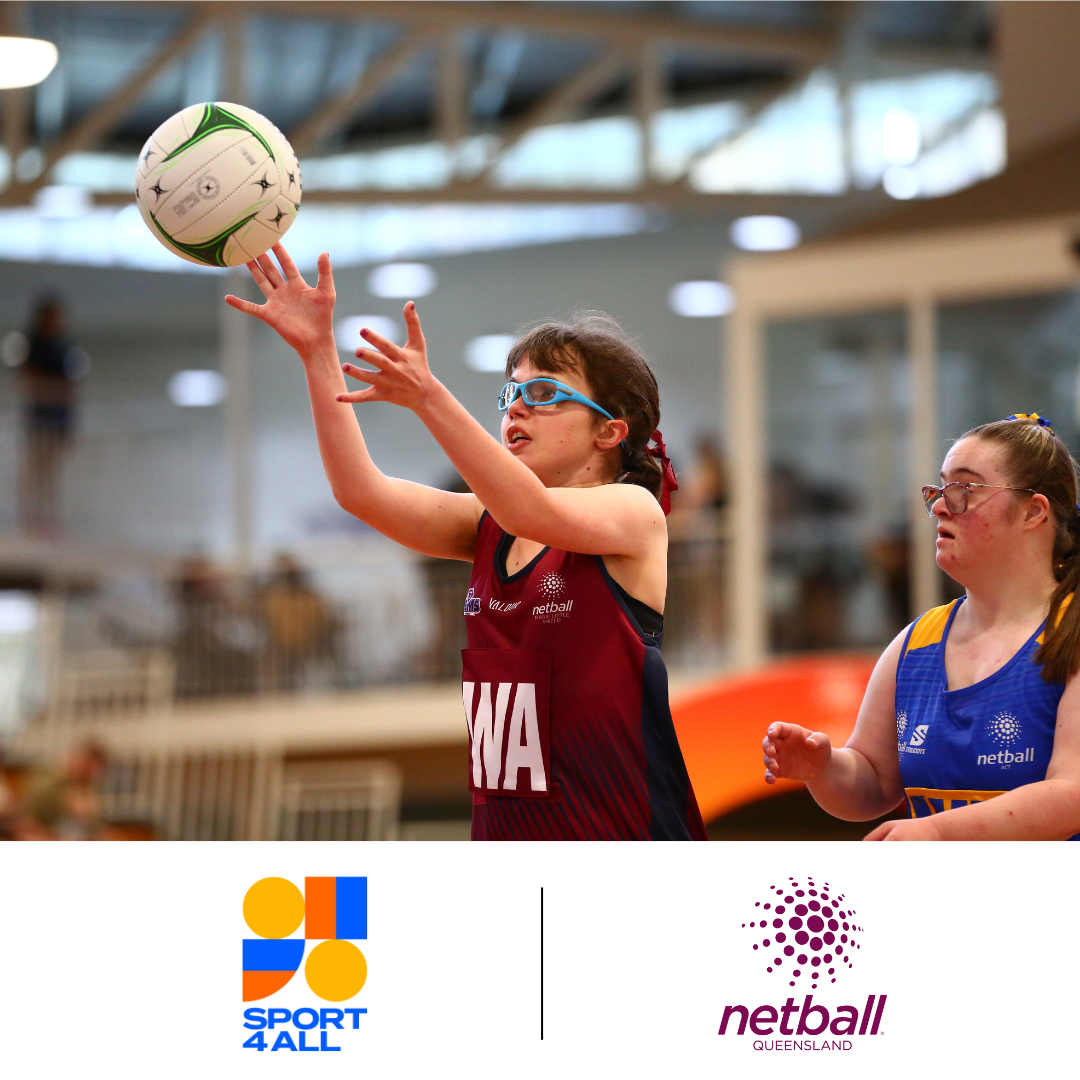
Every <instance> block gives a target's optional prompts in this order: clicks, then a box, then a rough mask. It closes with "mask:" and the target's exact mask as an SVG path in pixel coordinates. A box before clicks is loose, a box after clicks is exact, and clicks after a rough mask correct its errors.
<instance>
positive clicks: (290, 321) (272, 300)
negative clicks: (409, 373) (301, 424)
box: [225, 244, 483, 561]
mask: <svg viewBox="0 0 1080 1080" xmlns="http://www.w3.org/2000/svg"><path fill="white" fill-rule="evenodd" d="M273 251H274V254H275V255H276V256H277V258H278V262H279V263H280V264H281V270H280V271H279V270H278V268H277V267H276V266H275V265H274V262H273V260H272V259H271V258H270V257H269V255H263V256H262V257H261V258H259V259H257V260H255V261H254V262H250V263H248V268H249V269H250V270H251V276H252V277H253V278H254V279H255V282H256V284H258V286H259V288H260V289H261V290H262V293H263V295H264V296H265V297H266V303H265V304H261V305H259V304H253V303H250V302H249V301H247V300H240V299H238V298H237V297H235V296H227V297H226V298H225V301H226V303H228V304H230V305H232V306H233V307H234V308H237V309H238V310H240V311H243V312H245V313H247V314H248V315H253V316H255V318H257V319H261V320H262V321H263V322H265V323H266V324H267V325H268V326H271V327H273V328H274V329H275V330H276V331H277V332H278V334H280V335H281V337H282V339H283V340H284V341H285V342H286V343H288V344H289V345H291V346H292V347H293V348H294V349H295V350H296V352H297V353H298V354H299V356H300V359H301V360H302V361H303V364H304V371H305V374H306V376H307V385H308V394H309V395H310V397H311V412H312V416H313V418H314V421H315V432H316V435H317V437H318V441H319V453H320V454H321V456H322V462H323V468H324V469H325V470H326V477H327V479H328V480H329V481H330V488H331V490H332V491H333V493H334V498H335V499H337V501H338V503H339V504H340V505H341V506H342V507H343V508H344V509H345V510H347V511H348V512H349V513H350V514H353V515H355V516H356V517H358V518H360V520H361V521H364V522H366V523H367V524H368V525H370V526H371V527H372V528H374V529H378V531H379V532H381V533H383V534H384V535H386V536H388V537H390V538H391V539H392V540H396V541H397V542H398V543H399V544H404V545H405V546H406V547H410V548H412V549H413V550H414V551H421V552H424V553H425V554H428V555H437V556H441V557H443V558H448V559H463V560H467V561H468V560H471V559H472V557H473V554H474V552H475V548H476V529H477V525H478V523H479V520H480V515H481V513H482V512H483V510H482V507H481V506H480V503H479V501H478V500H477V499H476V497H475V496H473V495H464V494H457V493H453V492H448V491H439V490H437V489H435V488H430V487H425V486H424V485H423V484H414V483H411V482H410V481H408V480H399V479H395V478H393V477H389V476H386V475H385V474H384V473H383V472H381V471H380V470H379V469H378V468H377V467H376V465H375V463H374V462H373V461H372V460H371V455H370V454H369V453H368V449H367V445H366V443H365V442H364V436H363V434H362V432H361V430H360V425H359V423H358V422H357V419H356V413H355V412H354V410H353V407H352V405H350V404H348V403H347V402H345V401H342V400H340V397H341V395H343V394H344V392H345V389H346V387H345V379H344V377H343V375H342V372H341V367H340V365H339V362H338V354H337V346H336V344H335V342H334V324H333V315H334V301H335V292H334V278H333V274H332V272H331V268H330V258H329V256H327V255H320V256H319V283H318V286H317V287H316V288H314V289H312V288H310V287H309V286H308V285H307V284H306V282H305V281H304V279H303V278H302V277H301V275H300V272H299V271H298V270H297V269H296V266H295V265H294V264H293V261H292V259H291V258H290V257H289V255H288V252H286V251H285V249H284V248H283V247H282V246H281V245H280V244H277V245H275V247H274V249H273Z"/></svg>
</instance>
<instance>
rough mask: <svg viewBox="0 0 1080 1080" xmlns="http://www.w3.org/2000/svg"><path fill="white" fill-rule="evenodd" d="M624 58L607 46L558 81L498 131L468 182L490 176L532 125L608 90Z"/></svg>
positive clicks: (564, 115)
mask: <svg viewBox="0 0 1080 1080" xmlns="http://www.w3.org/2000/svg"><path fill="white" fill-rule="evenodd" d="M627 59H628V58H627V57H626V55H625V54H624V53H623V52H622V51H621V50H620V49H617V48H613V49H609V50H608V51H607V52H604V53H601V54H600V55H599V56H597V57H594V58H593V59H592V60H590V61H588V63H586V64H585V65H584V66H583V67H581V68H580V69H579V70H578V71H576V72H575V73H574V74H573V75H571V76H570V77H569V78H568V79H566V80H565V81H564V82H561V83H559V85H558V86H556V87H555V88H554V89H553V90H551V91H550V92H549V93H548V94H547V95H546V96H545V97H543V98H541V99H540V100H539V101H538V102H537V103H536V104H535V105H533V106H532V108H531V109H529V110H528V112H526V113H525V115H524V116H521V117H520V118H519V119H517V120H516V121H514V122H513V123H512V124H510V125H509V127H507V128H506V129H505V130H504V131H503V132H501V133H500V135H499V141H498V143H497V144H496V146H495V147H494V149H493V150H492V151H491V152H490V154H489V155H488V160H487V164H486V165H485V166H484V169H483V172H481V173H480V175H479V176H478V177H476V178H475V179H474V180H472V181H470V182H471V183H473V184H479V183H481V182H482V181H483V180H485V179H486V178H487V177H489V176H490V175H491V173H492V172H493V170H494V169H495V167H496V166H497V165H498V163H499V162H500V161H501V160H502V159H503V158H504V157H505V156H506V154H507V153H509V151H510V150H511V149H512V148H513V147H514V146H515V145H517V143H519V142H520V141H521V140H522V139H523V138H524V137H525V136H526V135H527V134H528V133H529V132H530V131H532V130H533V129H534V128H538V127H541V126H543V125H545V124H557V123H559V122H560V121H562V120H567V119H569V118H570V117H572V116H573V115H574V114H575V113H576V112H577V110H578V109H580V108H581V106H582V105H584V104H586V103H587V102H589V101H591V100H593V99H594V98H595V97H597V96H598V95H599V94H601V93H603V92H604V91H605V90H607V89H608V88H609V87H610V86H611V84H612V83H613V82H614V81H615V80H616V79H617V78H618V77H619V76H620V75H621V74H622V73H623V70H624V69H625V67H626V64H627Z"/></svg>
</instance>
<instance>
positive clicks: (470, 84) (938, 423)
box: [0, 0, 1080, 840]
mask: <svg viewBox="0 0 1080 1080" xmlns="http://www.w3.org/2000/svg"><path fill="white" fill-rule="evenodd" d="M1078 8H1080V5H1077V4H1075V3H1042V2H1038V0H1032V2H1017V3H1010V2H1003V3H984V2H981V0H960V2H951V0H926V2H922V3H910V2H904V0H882V2H877V3H838V2H830V0H792V2H786V0H785V2H770V3H762V2H749V3H744V2H711V0H689V2H683V0H673V2H667V3H650V2H646V0H625V2H624V0H612V2H607V3H591V2H576V3H554V2H522V3H516V4H512V5H506V4H497V5H493V4H488V5H476V4H470V3H457V2H454V0H450V2H445V3H437V4H429V3H423V2H420V3H401V4H394V3H390V4H386V3H382V4H378V5H367V4H364V3H348V4H346V3H341V4H335V3H329V4H320V5H318V6H317V10H311V9H306V6H305V5H304V4H299V3H290V2H288V0H284V2H281V3H278V4H275V5H273V6H272V8H271V7H268V6H266V5H256V4H247V3H244V2H236V3H227V4H222V3H201V4H191V3H183V2H176V3H173V2H166V3H159V4H154V5H130V4H123V3H110V2H108V0H106V2H102V3H83V2H77V0H72V2H68V0H65V2H59V3H39V2H32V0H28V2H3V3H0V60H2V61H3V62H2V63H0V106H2V108H0V142H2V147H0V360H2V364H0V837H6V838H10V839H46V838H51V839H90V838H98V839H123V838H131V839H149V838H158V839H223V840H224V839H287V838H307V839H319V838H327V839H329V838H354V839H399V838H400V839H459V838H464V837H467V835H468V816H469V798H468V792H467V790H466V765H467V762H466V755H467V743H466V732H465V726H464V724H463V722H462V717H461V703H460V687H459V686H458V685H457V684H456V683H455V680H456V679H457V678H458V676H459V672H460V656H459V650H460V648H461V647H462V646H463V644H464V626H463V620H462V614H461V612H462V603H463V598H464V595H465V592H466V590H467V587H468V580H469V574H470V568H469V567H468V566H467V565H465V564H459V563H452V562H444V561H438V560H431V559H425V558H420V557H417V556H414V555H412V554H411V553H409V552H406V551H404V550H403V549H401V548H399V547H397V546H396V545H394V544H393V543H391V542H389V541H386V540H384V539H383V538H382V537H380V536H378V535H377V534H375V533H373V532H372V531H371V530H369V529H367V528H366V527H365V526H363V525H362V524H361V523H359V522H357V521H355V520H354V519H352V518H350V517H349V516H348V515H347V514H345V513H344V512H343V511H342V510H340V508H338V507H337V505H336V504H335V503H334V501H333V498H332V496H331V493H330V491H329V488H328V486H327V484H326V481H325V479H324V477H323V474H322V469H321V465H320V462H319V458H318V453H317V448H316V446H315V442H314V437H313V432H312V430H311V422H310V415H309V411H308V404H307V399H306V394H305V390H304V384H303V379H302V374H301V372H300V371H299V369H298V365H297V363H296V361H295V358H294V357H293V356H292V355H291V354H290V353H289V351H288V349H287V348H286V347H284V346H283V345H282V344H281V343H280V342H279V341H278V340H277V339H275V338H274V337H273V336H272V335H270V334H269V333H267V332H266V331H265V328H263V327H261V326H260V325H257V324H254V323H251V324H249V322H245V321H244V320H243V317H239V316H236V315H235V314H234V313H232V312H230V311H229V310H228V309H226V308H225V306H224V305H223V303H222V300H221V298H222V296H223V295H224V294H225V293H226V292H233V293H238V294H243V293H244V291H245V290H247V291H248V293H249V294H250V285H249V283H247V282H245V280H244V278H243V276H242V275H239V274H237V273H236V272H231V271H230V272H227V271H220V272H219V271H212V270H205V269H200V268H198V267H194V266H192V265H190V264H184V263H181V261H180V260H178V259H176V258H175V257H173V256H172V255H170V254H169V253H168V252H167V251H166V250H165V249H164V248H163V247H162V246H161V245H160V244H158V243H157V242H156V241H155V240H154V238H153V237H152V236H151V235H150V234H149V232H148V231H147V230H146V229H145V226H144V225H143V224H142V221H141V219H140V217H139V215H138V211H137V209H136V207H135V206H134V204H133V199H132V190H131V189H132V183H133V176H134V169H135V155H136V154H137V153H138V149H139V147H140V146H141V145H142V143H143V142H144V140H145V139H146V137H147V135H148V134H149V133H150V132H151V131H152V130H153V129H154V128H155V127H156V126H157V125H158V124H160V123H161V122H162V121H163V120H164V119H166V118H167V117H168V116H170V115H171V114H172V113H174V112H176V111H177V110H179V109H180V108H182V107H184V106H186V105H189V104H192V103H194V102H198V101H204V100H213V99H218V100H232V101H239V102H242V103H244V104H247V105H250V106H251V107H253V108H255V109H257V110H259V111H260V112H262V113H263V114H265V115H266V116H268V117H269V118H270V119H271V120H273V121H274V122H275V123H276V124H277V125H278V126H279V127H281V129H282V130H283V131H284V132H285V133H286V134H287V135H288V136H289V138H290V140H291V141H292V143H293V145H294V147H295V148H296V150H297V152H298V154H299V156H300V160H301V164H302V168H303V175H304V200H303V203H302V206H301V210H300V214H299V217H298V218H297V221H296V224H295V225H294V226H293V228H292V230H291V231H290V233H289V237H288V241H287V243H288V246H289V247H290V250H292V252H293V254H294V255H295V257H296V259H297V262H298V263H299V265H300V266H301V268H302V269H304V270H306V271H310V270H311V269H312V268H313V266H314V260H315V258H316V256H317V255H318V253H319V252H320V251H322V250H329V251H330V253H331V255H332V257H333V259H334V265H335V276H336V283H337V290H338V298H339V299H338V310H337V313H336V320H337V322H336V327H335V330H336V334H337V338H338V342H339V345H340V347H341V350H342V356H343V357H344V356H347V355H348V354H349V353H350V352H351V350H352V349H353V348H354V347H355V346H356V344H357V343H358V341H359V337H358V330H359V327H360V326H362V325H368V326H373V327H374V328H376V329H377V330H379V331H380V332H381V333H384V334H386V335H387V336H389V337H391V338H395V337H400V335H401V334H402V331H403V325H402V321H401V316H400V310H401V305H402V303H403V302H404V301H405V300H406V299H415V300H416V301H417V303H418V306H419V308H420V310H421V313H422V315H423V317H424V324H425V331H426V333H427V336H428V340H429V342H430V343H431V351H432V362H433V365H434V367H435V369H436V371H437V374H438V375H439V377H440V378H441V379H442V380H443V381H444V382H445V383H446V384H447V385H448V386H449V387H450V389H451V390H452V391H453V393H454V394H455V395H456V396H458V398H459V399H460V400H462V401H463V402H464V403H465V404H466V406H467V407H468V408H469V409H470V410H471V411H472V412H473V413H474V415H476V416H477V417H478V418H479V419H480V420H481V422H483V423H485V424H486V425H488V427H489V428H490V429H491V430H492V431H494V430H496V428H497V424H498V413H497V410H496V408H495V397H496V394H497V392H498V388H499V386H500V384H501V381H502V379H501V371H502V367H503V363H504V360H505V356H506V353H507V350H508V348H509V345H510V344H511V343H512V341H513V340H514V335H515V333H516V332H517V331H518V330H519V329H520V328H522V327H523V326H525V325H528V324H529V323H530V322H532V321H535V320H539V319H543V318H550V317H553V316H554V317H558V316H560V315H564V314H568V313H570V312H572V311H574V310H576V309H581V308H589V309H602V310H605V311H607V312H609V313H610V314H611V315H613V316H614V317H615V318H616V319H618V320H619V321H620V322H621V323H622V324H623V325H624V326H625V327H626V329H627V330H628V331H629V332H630V333H632V334H634V335H635V336H637V337H638V339H639V340H640V342H641V345H642V347H643V349H644V351H645V353H646V354H647V355H648V356H649V357H650V359H651V360H652V362H653V364H654V367H655V370H656V373H657V376H658V379H659V382H660V386H661V394H662V408H663V419H662V425H661V426H662V430H663V432H664V436H665V439H666V441H667V443H668V445H669V447H670V449H671V453H672V457H673V459H674V463H675V466H676V469H677V471H678V474H679V481H680V488H679V491H678V492H677V493H676V495H675V498H674V501H673V511H672V514H671V517H670V533H671V547H670V556H669V572H670V585H669V596H668V607H667V611H666V612H665V615H666V623H667V628H668V629H667V633H666V638H665V645H664V652H665V657H666V659H667V663H668V666H669V669H670V670H671V674H672V688H673V699H674V702H675V708H674V712H675V718H676V724H677V726H679V725H684V726H681V727H680V736H681V738H682V739H683V741H684V747H686V748H687V758H688V764H689V766H690V770H691V775H692V777H693V779H694V783H695V786H696V788H697V789H698V792H699V797H700V798H701V799H702V803H703V809H705V811H706V817H707V818H710V819H711V821H712V824H711V826H710V828H711V832H712V835H714V836H716V837H743V836H745V837H757V836H761V837H767V836H772V837H776V838H782V837H784V836H796V835H797V836H805V837H812V836H826V835H838V834H837V833H835V831H834V832H829V829H830V828H835V827H834V826H831V825H827V824H826V823H824V822H823V819H822V818H821V817H820V816H815V811H814V808H813V807H812V806H811V805H809V804H808V802H807V800H806V799H805V798H804V797H802V796H801V795H800V794H799V793H798V792H797V791H794V790H792V789H790V788H786V789H782V790H780V791H779V792H776V791H772V790H770V789H766V788H764V785H759V783H758V780H759V774H760V762H759V761H757V760H756V759H755V755H754V753H753V752H752V750H753V746H754V745H756V744H757V743H758V742H759V740H760V735H759V734H758V735H756V736H755V735H754V732H756V731H757V730H758V729H759V728H760V727H762V726H763V724H764V723H765V722H766V721H767V720H768V719H772V718H789V717H790V718H793V719H798V718H799V717H800V716H806V715H808V713H807V712H806V710H807V709H808V708H812V709H819V711H820V715H821V716H822V717H823V718H824V719H822V720H821V723H822V724H825V723H828V722H835V724H836V725H837V727H836V728H835V732H836V734H837V736H838V737H842V736H843V729H844V725H848V727H850V723H851V722H852V720H853V717H854V711H855V709H856V708H857V704H858V691H859V686H858V680H859V679H860V678H864V675H859V674H855V675H853V674H852V672H862V671H863V668H862V667H859V666H858V665H859V664H863V663H864V658H865V657H866V656H868V655H871V654H872V653H873V652H874V650H876V649H878V648H880V647H881V646H882V645H883V644H884V643H885V642H887V641H888V640H889V639H890V638H891V637H892V636H893V635H894V634H895V633H896V632H898V630H899V629H900V628H902V627H903V626H904V625H905V623H906V622H907V621H908V620H909V619H910V618H911V617H912V615H913V613H915V612H917V611H920V610H923V609H924V608H925V607H928V606H930V605H931V604H933V603H937V602H940V601H941V600H942V599H943V598H945V597H947V596H949V595H951V591H950V590H951V588H952V586H951V584H950V583H949V582H948V581H947V580H945V579H944V578H943V577H942V576H941V575H940V574H939V573H938V571H937V570H936V568H935V567H934V565H933V561H932V551H930V550H929V549H928V546H927V544H928V539H927V538H928V537H929V533H928V532H927V530H926V527H925V513H924V512H923V510H922V509H921V504H920V503H919V500H918V497H917V489H918V487H919V485H921V484H923V483H931V482H933V481H934V478H935V477H936V475H937V471H938V468H939V461H940V458H941V456H942V454H943V452H944V449H945V447H946V446H947V440H948V439H949V438H950V437H955V436H956V435H958V434H960V433H961V432H962V431H963V430H964V429H965V428H967V427H968V426H971V425H973V424H975V423H979V422H982V421H985V420H989V419H995V418H1000V417H1003V416H1005V415H1008V414H1009V413H1012V412H1016V411H1038V412H1040V413H1042V414H1044V415H1049V416H1050V417H1051V418H1052V420H1053V421H1054V424H1055V428H1056V429H1057V430H1058V432H1059V433H1061V434H1062V435H1063V436H1064V437H1065V438H1066V439H1067V440H1068V441H1069V442H1070V444H1071V445H1074V446H1075V445H1077V436H1076V432H1077V428H1078V420H1077V416H1078V412H1080V406H1078V400H1080V392H1078V386H1080V293H1078V290H1077V285H1078V282H1080V259H1078V255H1077V250H1078V244H1080V68H1078V67H1077V65H1076V64H1075V60H1074V58H1075V56H1076V54H1077V51H1078V50H1080V10H1078ZM20 38H35V39H41V40H45V41H49V42H52V43H53V45H55V47H56V51H55V54H54V55H53V58H52V60H51V61H50V62H49V63H47V64H46V65H45V66H44V67H42V68H40V69H39V70H36V71H34V70H31V68H32V64H31V59H32V57H30V54H29V52H28V51H27V50H26V49H25V48H22V49H20V48H18V47H15V48H14V51H10V50H11V47H10V46H9V45H5V42H11V41H12V40H16V42H17V40H18V39H20ZM5 48H7V49H9V51H8V52H4V51H3V50H4V49H5ZM50 64H51V66H50ZM362 421H363V423H364V429H365V434H366V436H367V439H368V442H369V444H370V446H371V448H372V451H373V454H374V456H375V458H376V461H377V463H378V464H379V465H380V466H381V467H382V468H384V469H385V470H386V471H387V472H389V473H392V474H394V475H398V476H403V477H407V478H409V479H413V480H417V481H421V482H424V483H429V484H433V485H436V486H440V487H444V488H448V489H454V488H460V483H461V482H460V478H458V477H457V476H456V475H448V472H447V470H448V465H447V463H446V461H445V459H444V458H443V457H442V456H441V455H440V453H439V452H438V449H437V447H436V446H435V444H434V443H433V442H432V441H431V440H430V438H429V437H428V436H427V434H426V433H425V432H424V431H423V429H422V428H421V427H420V425H419V424H418V423H417V422H416V421H415V418H414V417H412V416H411V415H408V414H405V413H404V412H403V411H402V410H394V409H393V408H392V407H389V406H385V405H382V404H376V405H372V406H365V408H364V410H363V412H362ZM920 515H921V516H922V520H921V521H920ZM807 658H810V659H809V660H807ZM837 658H840V660H838V659H837ZM844 658H847V659H846V660H845V659H844ZM848 660H850V661H851V663H850V664H848V666H847V667H844V666H843V663H840V661H843V662H844V663H847V661H848ZM819 661H820V663H819V666H818V667H813V663H818V662H819ZM790 663H800V664H804V665H805V664H806V663H810V664H811V666H810V667H806V666H804V667H800V668H799V669H798V670H799V671H800V672H803V673H810V674H807V675H806V678H807V679H809V680H810V681H809V682H807V683H806V684H805V685H806V686H807V687H809V688H810V689H809V690H806V691H805V692H804V691H800V694H801V697H800V696H798V695H796V697H793V698H790V700H789V699H782V698H775V702H779V704H775V702H774V706H770V708H773V707H774V708H775V709H779V710H780V711H779V712H774V713H770V714H769V715H768V716H766V715H765V714H764V713H763V712H762V708H761V707H760V702H761V701H762V700H763V698H762V697H761V696H760V692H759V691H760V686H759V684H758V683H754V684H753V685H754V686H755V687H758V689H757V690H755V691H754V693H757V694H758V696H757V697H756V698H755V697H754V696H752V695H749V696H748V693H749V692H747V693H744V694H743V696H742V697H740V696H739V694H740V691H739V689H738V688H739V687H740V686H743V685H747V686H748V685H750V684H749V683H746V684H744V683H741V682H739V680H740V679H742V678H743V677H744V676H746V674H747V673H748V672H757V673H759V674H760V673H762V672H765V673H768V672H772V671H776V672H783V671H790V670H792V669H790V668H785V667H784V664H790ZM838 664H839V665H840V666H837V665H838ZM851 664H854V665H855V666H854V667H852V666H851ZM757 677H758V676H757V675H755V678H757ZM762 677H766V676H765V675H763V676H762ZM778 677H779V676H778ZM802 677H803V676H801V675H800V678H802ZM852 680H854V681H852ZM799 685H800V686H802V685H803V684H802V683H800V684H799ZM807 694H809V695H810V698H812V699H813V700H812V701H810V698H808V697H807ZM769 700H771V701H772V700H774V699H773V698H770V699H769ZM784 701H786V702H787V704H784ZM808 702H809V704H808ZM784 709H787V710H788V712H786V713H785V712H784V711H783V710H784ZM710 710H712V711H710ZM800 710H801V711H800ZM703 718H704V719H703ZM694 725H698V726H697V727H695V726H694ZM701 725H704V727H702V726H701ZM747 747H749V750H750V752H747V750H746V748H747ZM845 835H846V834H845Z"/></svg>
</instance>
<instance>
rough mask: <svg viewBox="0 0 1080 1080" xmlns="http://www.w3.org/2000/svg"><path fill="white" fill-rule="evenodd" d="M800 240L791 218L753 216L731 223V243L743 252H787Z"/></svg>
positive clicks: (800, 235)
mask: <svg viewBox="0 0 1080 1080" xmlns="http://www.w3.org/2000/svg"><path fill="white" fill-rule="evenodd" d="M801 239H802V234H801V233H800V232H799V226H798V225H796V224H795V222H794V221H792V220H791V218H786V217H774V216H773V215H772V214H754V215H752V216H751V217H741V218H736V219H735V220H734V221H733V222H732V223H731V242H732V243H733V244H734V245H735V246H736V247H738V248H742V249H743V251H787V250H788V248H793V247H797V246H798V243H799V241H800V240H801Z"/></svg>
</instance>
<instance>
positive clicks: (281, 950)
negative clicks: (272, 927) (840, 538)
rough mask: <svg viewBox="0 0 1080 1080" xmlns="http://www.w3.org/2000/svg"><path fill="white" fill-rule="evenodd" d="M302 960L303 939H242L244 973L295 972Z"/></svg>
mask: <svg viewBox="0 0 1080 1080" xmlns="http://www.w3.org/2000/svg"><path fill="white" fill-rule="evenodd" d="M303 958H304V939H303V938H278V939H275V938H270V939H267V938H244V971H295V970H296V969H297V968H298V967H299V966H300V961H301V960H303Z"/></svg>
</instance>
